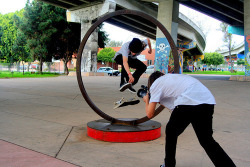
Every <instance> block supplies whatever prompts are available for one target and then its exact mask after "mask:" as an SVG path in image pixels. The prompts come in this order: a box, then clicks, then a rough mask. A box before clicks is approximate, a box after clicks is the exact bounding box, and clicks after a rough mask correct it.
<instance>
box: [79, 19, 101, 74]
mask: <svg viewBox="0 0 250 167" xmlns="http://www.w3.org/2000/svg"><path fill="white" fill-rule="evenodd" d="M91 25H92V21H86V20H85V21H82V22H81V39H83V37H84V36H85V34H86V32H87V31H88V30H89V28H90V27H91ZM97 52H98V32H97V30H95V31H94V32H92V34H91V35H90V37H89V39H88V41H87V43H86V45H85V47H84V50H83V54H82V62H81V63H82V64H81V67H82V69H81V70H82V71H84V72H90V71H91V72H96V71H97Z"/></svg>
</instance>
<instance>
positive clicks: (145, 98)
mask: <svg viewBox="0 0 250 167" xmlns="http://www.w3.org/2000/svg"><path fill="white" fill-rule="evenodd" d="M143 101H144V102H145V103H148V102H149V96H148V93H147V95H146V96H144V97H143Z"/></svg>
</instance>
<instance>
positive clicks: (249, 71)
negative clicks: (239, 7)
mask: <svg viewBox="0 0 250 167" xmlns="http://www.w3.org/2000/svg"><path fill="white" fill-rule="evenodd" d="M249 8H250V1H244V36H245V59H246V65H245V76H250V10H249Z"/></svg>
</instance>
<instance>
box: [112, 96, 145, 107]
mask: <svg viewBox="0 0 250 167" xmlns="http://www.w3.org/2000/svg"><path fill="white" fill-rule="evenodd" d="M138 103H140V100H139V99H137V98H136V97H133V98H130V99H128V100H126V99H125V98H124V97H122V98H121V100H118V101H117V102H114V105H115V106H114V109H116V108H119V107H124V106H128V105H135V104H138Z"/></svg>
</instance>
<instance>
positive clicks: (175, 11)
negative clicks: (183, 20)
mask: <svg viewBox="0 0 250 167" xmlns="http://www.w3.org/2000/svg"><path fill="white" fill-rule="evenodd" d="M178 15H179V3H178V2H176V1H174V0H161V1H159V8H158V16H157V19H158V20H159V21H160V22H161V23H162V24H163V25H164V26H165V27H166V29H167V30H168V31H169V33H170V34H171V36H172V38H173V40H174V41H175V44H177V31H178V18H179V16H178ZM169 58H170V45H169V42H168V40H167V39H166V38H165V36H164V35H163V33H162V32H161V31H160V30H159V29H158V28H157V34H156V52H155V70H157V71H161V72H163V73H168V65H169Z"/></svg>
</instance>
